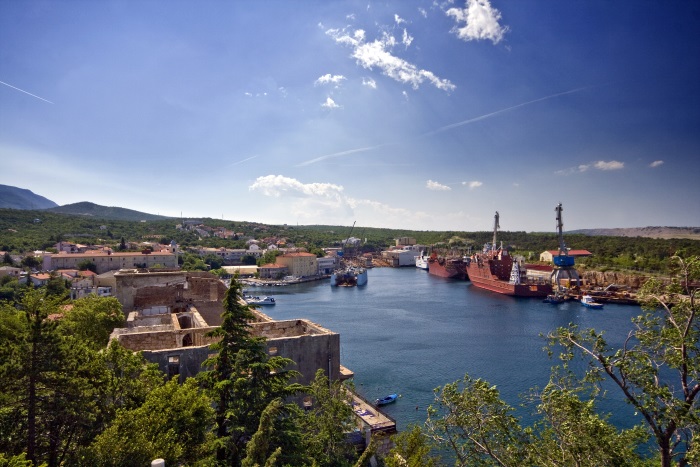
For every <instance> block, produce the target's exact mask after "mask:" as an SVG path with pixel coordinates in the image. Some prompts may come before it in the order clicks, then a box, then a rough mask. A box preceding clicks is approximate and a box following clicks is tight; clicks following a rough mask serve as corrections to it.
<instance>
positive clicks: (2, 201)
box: [0, 185, 58, 209]
mask: <svg viewBox="0 0 700 467" xmlns="http://www.w3.org/2000/svg"><path fill="white" fill-rule="evenodd" d="M55 206H58V204H56V203H54V202H53V201H51V200H50V199H46V198H44V197H43V196H39V195H37V194H36V193H33V192H32V191H30V190H26V189H24V188H17V187H14V186H9V185H0V208H7V209H46V208H53V207H55Z"/></svg>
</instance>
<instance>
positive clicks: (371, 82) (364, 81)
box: [362, 78, 377, 89]
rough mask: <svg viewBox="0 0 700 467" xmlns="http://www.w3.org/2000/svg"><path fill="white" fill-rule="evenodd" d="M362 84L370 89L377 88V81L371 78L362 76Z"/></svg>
mask: <svg viewBox="0 0 700 467" xmlns="http://www.w3.org/2000/svg"><path fill="white" fill-rule="evenodd" d="M362 84H363V85H364V86H367V87H370V88H372V89H377V82H376V81H375V80H373V79H372V78H362Z"/></svg>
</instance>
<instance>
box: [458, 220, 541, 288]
mask: <svg viewBox="0 0 700 467" xmlns="http://www.w3.org/2000/svg"><path fill="white" fill-rule="evenodd" d="M495 219H496V222H495V223H494V227H493V242H492V243H487V244H486V245H484V249H483V251H482V252H481V253H480V254H476V255H472V256H471V258H469V260H468V261H467V265H466V271H467V275H468V276H469V280H471V281H472V284H474V285H475V286H476V287H479V288H481V289H486V290H490V291H492V292H497V293H501V294H505V295H514V296H517V297H546V296H547V295H549V294H550V293H552V284H551V280H546V279H534V278H531V277H529V276H528V275H527V268H526V267H525V265H522V264H520V263H518V261H515V260H514V259H513V257H512V256H510V254H508V251H507V250H505V249H503V247H501V248H498V247H496V233H497V231H498V228H499V227H500V226H499V225H498V212H496V216H495Z"/></svg>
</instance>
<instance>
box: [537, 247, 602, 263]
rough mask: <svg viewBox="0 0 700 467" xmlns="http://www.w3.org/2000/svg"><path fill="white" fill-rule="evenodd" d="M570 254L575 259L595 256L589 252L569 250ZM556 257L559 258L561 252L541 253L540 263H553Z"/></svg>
mask: <svg viewBox="0 0 700 467" xmlns="http://www.w3.org/2000/svg"><path fill="white" fill-rule="evenodd" d="M568 253H569V256H573V257H574V258H584V257H587V256H593V253H591V252H590V251H588V250H569V251H568ZM555 256H559V250H547V251H544V252H542V253H540V261H542V262H543V263H552V262H553V261H554V260H553V258H554V257H555Z"/></svg>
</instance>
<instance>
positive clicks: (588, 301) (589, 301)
mask: <svg viewBox="0 0 700 467" xmlns="http://www.w3.org/2000/svg"><path fill="white" fill-rule="evenodd" d="M581 305H583V306H585V307H588V308H603V304H602V303H599V302H596V301H595V300H594V299H593V297H591V296H590V295H584V296H583V297H581Z"/></svg>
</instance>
